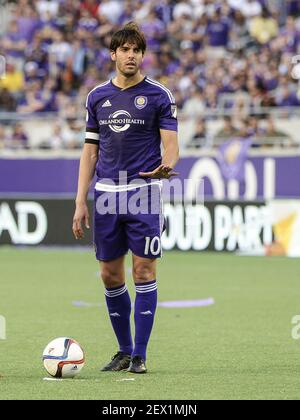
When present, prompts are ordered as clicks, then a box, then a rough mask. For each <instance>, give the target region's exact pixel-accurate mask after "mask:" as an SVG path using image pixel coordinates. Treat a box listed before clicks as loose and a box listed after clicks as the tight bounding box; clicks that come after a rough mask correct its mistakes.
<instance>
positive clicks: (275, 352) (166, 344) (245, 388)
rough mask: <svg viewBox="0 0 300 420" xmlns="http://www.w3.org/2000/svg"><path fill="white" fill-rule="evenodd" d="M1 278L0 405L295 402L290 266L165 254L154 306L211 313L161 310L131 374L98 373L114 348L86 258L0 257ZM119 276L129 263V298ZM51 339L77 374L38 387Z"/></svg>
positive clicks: (296, 349)
mask: <svg viewBox="0 0 300 420" xmlns="http://www.w3.org/2000/svg"><path fill="white" fill-rule="evenodd" d="M0 269H1V271H0V314H1V315H3V316H5V318H6V322H7V339H6V340H0V375H1V376H0V399H99V400H111V399H118V400H126V399H129V400H134V399H147V400H149V399H171V400H172V399H180V400H183V399H199V400H201V399H300V340H299V341H297V340H293V339H292V334H291V331H292V327H293V326H292V322H291V321H292V318H293V317H294V316H295V315H298V314H300V300H299V289H300V284H299V281H300V262H299V260H289V259H285V258H272V259H267V258H247V257H236V256H233V255H226V254H219V255H217V254H209V253H208V254H206V253H179V252H172V253H165V256H164V258H163V259H162V261H161V262H160V264H159V276H158V280H159V301H167V300H183V299H206V298H209V297H212V298H214V299H215V305H213V306H208V307H204V308H186V309H167V308H159V309H158V311H157V317H156V321H155V328H154V330H153V334H152V337H151V341H150V345H149V351H148V361H147V365H148V370H149V373H148V374H147V375H141V376H138V375H132V374H129V373H124V372H122V373H100V372H99V368H100V367H101V366H102V365H103V364H104V363H106V362H107V361H108V360H109V359H110V357H111V355H112V354H113V353H114V352H115V351H116V350H117V346H116V341H115V339H114V336H113V334H112V331H111V327H110V322H109V318H108V315H107V311H106V307H105V300H104V294H103V286H102V285H101V283H100V280H99V277H97V271H98V264H97V262H96V261H95V260H94V256H93V253H92V252H79V251H78V250H74V251H71V250H68V251H66V250H61V251H60V250H48V249H12V248H0ZM129 269H130V259H129V258H128V260H127V277H128V284H129V285H130V293H131V296H132V297H134V289H133V287H132V281H131V278H130V272H129ZM73 301H84V302H89V303H91V304H95V305H94V306H90V307H76V306H74V305H73V304H72V302H73ZM99 304H101V306H100V307H99ZM97 305H98V306H97ZM60 336H70V337H72V338H75V339H76V340H78V341H79V342H80V343H81V345H82V346H83V348H84V349H85V352H86V365H85V367H84V369H83V370H82V372H81V374H80V375H79V376H78V377H76V378H75V379H73V380H64V381H60V382H58V381H49V382H48V381H44V380H43V378H44V377H46V376H47V373H46V371H44V368H43V366H42V360H41V354H42V351H43V349H44V347H45V346H46V345H47V343H48V342H49V341H51V340H52V339H54V338H56V337H60ZM129 378H132V379H134V381H133V380H130V381H123V380H122V379H129Z"/></svg>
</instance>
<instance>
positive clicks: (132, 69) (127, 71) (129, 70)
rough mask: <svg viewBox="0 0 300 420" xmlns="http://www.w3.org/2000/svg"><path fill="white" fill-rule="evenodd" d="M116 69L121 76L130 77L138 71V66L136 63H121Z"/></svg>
mask: <svg viewBox="0 0 300 420" xmlns="http://www.w3.org/2000/svg"><path fill="white" fill-rule="evenodd" d="M118 69H119V71H120V73H121V74H122V75H123V76H125V77H132V76H135V75H136V74H137V73H138V71H139V69H140V68H139V67H138V66H137V65H135V66H127V65H123V66H118Z"/></svg>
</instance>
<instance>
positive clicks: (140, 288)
mask: <svg viewBox="0 0 300 420" xmlns="http://www.w3.org/2000/svg"><path fill="white" fill-rule="evenodd" d="M135 290H136V292H137V293H149V292H154V291H155V290H157V283H156V281H155V282H154V283H153V282H152V283H150V284H143V285H138V284H136V285H135Z"/></svg>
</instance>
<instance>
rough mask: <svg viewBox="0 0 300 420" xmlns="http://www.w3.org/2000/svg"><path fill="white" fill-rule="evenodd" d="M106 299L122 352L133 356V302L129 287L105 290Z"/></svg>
mask: <svg viewBox="0 0 300 420" xmlns="http://www.w3.org/2000/svg"><path fill="white" fill-rule="evenodd" d="M105 297H106V304H107V308H108V312H109V316H110V320H111V323H112V326H113V329H114V332H115V334H116V337H117V339H118V343H119V346H120V351H122V352H124V353H126V354H130V355H131V353H132V338H131V331H130V313H131V301H130V296H129V293H128V290H127V286H126V285H125V284H123V286H119V287H113V288H110V289H105Z"/></svg>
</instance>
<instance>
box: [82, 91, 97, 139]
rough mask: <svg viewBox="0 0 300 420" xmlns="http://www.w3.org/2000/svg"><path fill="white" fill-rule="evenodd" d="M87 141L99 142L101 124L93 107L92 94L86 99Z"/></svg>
mask: <svg viewBox="0 0 300 420" xmlns="http://www.w3.org/2000/svg"><path fill="white" fill-rule="evenodd" d="M85 143H90V144H96V145H98V144H99V124H98V121H97V117H96V114H95V111H94V108H93V101H92V95H88V97H87V100H86V134H85Z"/></svg>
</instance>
